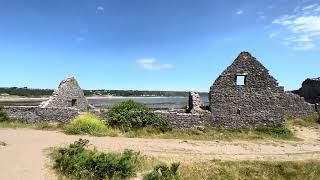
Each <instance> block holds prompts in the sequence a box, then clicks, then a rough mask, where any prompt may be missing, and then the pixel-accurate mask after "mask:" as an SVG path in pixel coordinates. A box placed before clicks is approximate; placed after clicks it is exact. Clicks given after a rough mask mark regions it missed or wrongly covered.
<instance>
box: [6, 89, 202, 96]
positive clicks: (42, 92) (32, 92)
mask: <svg viewBox="0 0 320 180" xmlns="http://www.w3.org/2000/svg"><path fill="white" fill-rule="evenodd" d="M53 91H54V90H53V89H32V88H27V87H22V88H20V87H10V88H6V87H2V88H0V96H1V95H2V96H8V95H11V96H22V97H44V96H50V95H51V94H52V93H53ZM188 93H189V92H187V91H138V90H105V89H101V90H84V94H85V96H124V97H128V96H139V97H140V96H146V97H150V96H151V97H152V96H164V97H174V96H184V97H186V96H188V95H189V94H188ZM200 95H201V96H207V95H208V93H204V92H201V93H200Z"/></svg>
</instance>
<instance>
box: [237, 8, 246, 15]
mask: <svg viewBox="0 0 320 180" xmlns="http://www.w3.org/2000/svg"><path fill="white" fill-rule="evenodd" d="M243 13H244V12H243V10H241V9H239V10H238V11H237V12H236V14H237V15H241V14H243Z"/></svg>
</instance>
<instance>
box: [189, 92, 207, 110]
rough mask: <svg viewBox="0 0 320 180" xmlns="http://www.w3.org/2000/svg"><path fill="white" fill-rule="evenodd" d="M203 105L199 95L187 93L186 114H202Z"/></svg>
mask: <svg viewBox="0 0 320 180" xmlns="http://www.w3.org/2000/svg"><path fill="white" fill-rule="evenodd" d="M201 107H203V103H202V100H201V97H200V94H199V93H196V92H190V93H189V106H188V109H187V112H188V113H201V112H203V110H202V108H201Z"/></svg>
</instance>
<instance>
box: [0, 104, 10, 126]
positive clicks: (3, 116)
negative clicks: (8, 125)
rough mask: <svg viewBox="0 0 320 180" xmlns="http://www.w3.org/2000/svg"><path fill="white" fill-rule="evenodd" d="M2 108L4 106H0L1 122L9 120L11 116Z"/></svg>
mask: <svg viewBox="0 0 320 180" xmlns="http://www.w3.org/2000/svg"><path fill="white" fill-rule="evenodd" d="M2 109H3V107H1V106H0V122H5V121H9V120H10V118H9V116H8V115H7V113H5V112H3V111H2Z"/></svg>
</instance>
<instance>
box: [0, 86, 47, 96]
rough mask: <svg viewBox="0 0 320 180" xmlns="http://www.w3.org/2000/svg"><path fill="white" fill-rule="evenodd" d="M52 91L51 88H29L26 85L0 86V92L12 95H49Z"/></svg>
mask: <svg viewBox="0 0 320 180" xmlns="http://www.w3.org/2000/svg"><path fill="white" fill-rule="evenodd" d="M52 93H53V90H51V89H29V88H27V87H24V88H18V87H11V88H0V94H8V95H13V96H24V97H41V96H49V95H51V94H52Z"/></svg>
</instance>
